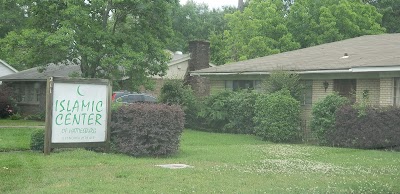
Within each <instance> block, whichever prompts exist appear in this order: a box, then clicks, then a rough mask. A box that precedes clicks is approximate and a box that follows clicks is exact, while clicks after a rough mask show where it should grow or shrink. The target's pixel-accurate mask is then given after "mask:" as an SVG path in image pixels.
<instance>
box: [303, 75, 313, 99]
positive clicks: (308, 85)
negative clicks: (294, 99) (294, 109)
mask: <svg viewBox="0 0 400 194" xmlns="http://www.w3.org/2000/svg"><path fill="white" fill-rule="evenodd" d="M301 84H302V85H303V90H302V92H301V101H300V102H301V104H302V105H311V104H312V84H313V82H312V80H302V81H301Z"/></svg>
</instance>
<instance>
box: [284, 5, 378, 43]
mask: <svg viewBox="0 0 400 194" xmlns="http://www.w3.org/2000/svg"><path fill="white" fill-rule="evenodd" d="M287 20H288V28H289V31H290V32H291V33H292V34H296V36H295V40H296V41H298V42H299V43H300V44H301V46H302V47H309V46H313V45H317V44H322V43H327V42H333V41H338V40H342V39H347V38H353V37H357V36H361V35H367V34H379V33H383V32H385V29H384V28H383V27H381V26H380V23H381V21H382V15H381V14H379V13H378V11H377V10H376V8H375V7H373V6H371V5H369V4H365V3H363V2H361V1H358V0H346V1H341V0H320V1H314V0H296V1H294V3H293V5H292V6H291V7H290V12H289V14H288V16H287Z"/></svg>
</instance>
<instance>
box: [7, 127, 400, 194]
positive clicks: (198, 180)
mask: <svg viewBox="0 0 400 194" xmlns="http://www.w3.org/2000/svg"><path fill="white" fill-rule="evenodd" d="M18 130H21V131H20V132H21V134H22V136H26V135H27V133H26V130H25V129H18ZM6 131H8V129H7V130H0V136H1V137H2V138H3V139H8V138H9V137H5V136H8V135H5V134H9V133H8V132H6ZM3 136H4V137H3ZM28 139H29V138H28ZM0 146H4V145H3V144H0ZM6 146H7V145H6ZM8 146H9V145H8ZM19 146H21V145H17V144H16V147H19ZM3 149H4V148H3ZM169 163H183V164H188V165H191V166H193V168H187V169H174V170H172V169H163V168H160V167H156V166H155V165H159V164H169ZM399 182H400V153H398V152H384V151H368V150H355V149H339V148H329V147H317V146H308V145H300V144H299V145H289V144H272V143H268V142H263V141H260V140H258V139H257V138H256V137H253V136H247V135H229V134H213V133H206V132H198V131H192V130H186V131H185V132H184V134H183V136H182V142H181V150H180V153H179V154H178V155H176V156H173V157H169V158H133V157H129V156H125V155H120V154H103V153H95V152H90V151H86V150H82V149H70V150H63V151H57V152H54V153H52V154H51V155H49V156H44V155H43V154H41V153H37V152H30V151H12V152H0V193H400V184H399Z"/></svg>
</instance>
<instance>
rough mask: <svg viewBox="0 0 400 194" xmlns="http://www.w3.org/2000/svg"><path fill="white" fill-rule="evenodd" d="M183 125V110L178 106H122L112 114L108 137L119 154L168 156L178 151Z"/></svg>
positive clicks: (137, 104) (143, 104) (139, 104)
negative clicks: (109, 135) (109, 136)
mask: <svg viewBox="0 0 400 194" xmlns="http://www.w3.org/2000/svg"><path fill="white" fill-rule="evenodd" d="M184 124H185V120H184V113H183V111H182V109H181V108H180V107H179V106H175V105H172V106H169V105H165V104H146V103H134V104H130V105H124V106H121V107H120V108H119V109H117V110H116V111H114V112H113V114H112V119H111V133H112V134H111V139H112V143H113V144H114V147H115V149H116V151H118V152H121V153H125V154H128V155H133V156H167V155H171V154H174V153H176V152H177V151H178V148H179V142H180V136H181V133H182V131H183V127H184Z"/></svg>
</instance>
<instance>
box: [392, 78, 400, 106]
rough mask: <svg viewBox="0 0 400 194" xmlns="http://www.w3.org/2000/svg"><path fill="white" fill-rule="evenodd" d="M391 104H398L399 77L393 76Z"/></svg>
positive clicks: (399, 93) (399, 104)
mask: <svg viewBox="0 0 400 194" xmlns="http://www.w3.org/2000/svg"><path fill="white" fill-rule="evenodd" d="M393 105H394V106H400V78H394V92H393Z"/></svg>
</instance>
